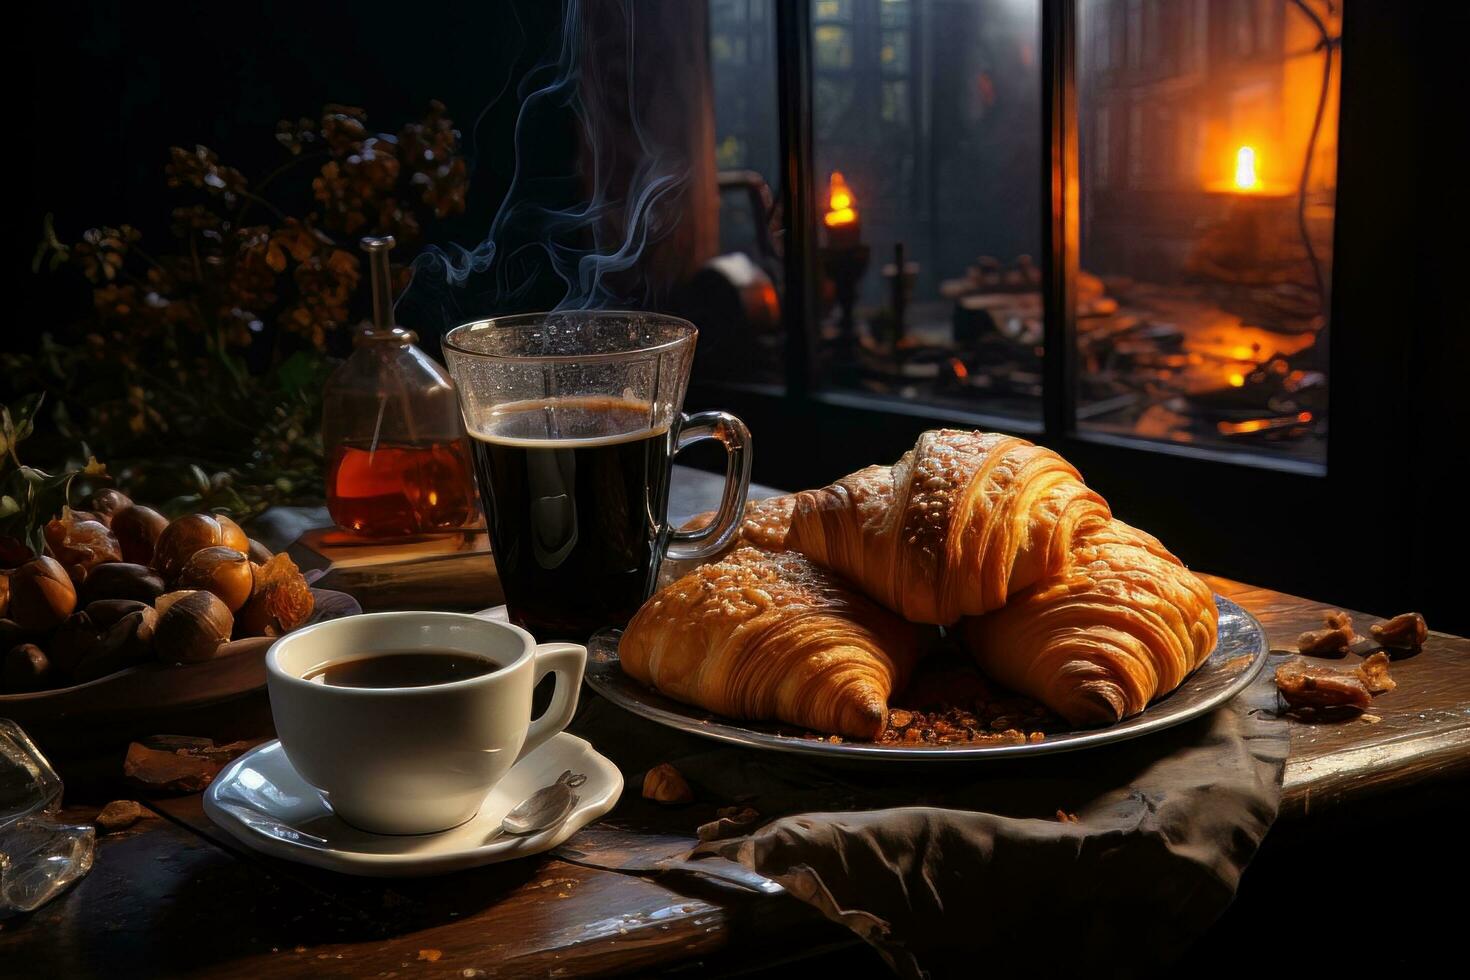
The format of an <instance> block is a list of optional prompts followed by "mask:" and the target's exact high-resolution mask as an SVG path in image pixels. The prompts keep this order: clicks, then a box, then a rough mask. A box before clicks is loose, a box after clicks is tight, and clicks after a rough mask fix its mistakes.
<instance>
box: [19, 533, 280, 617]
mask: <svg viewBox="0 0 1470 980" xmlns="http://www.w3.org/2000/svg"><path fill="white" fill-rule="evenodd" d="M252 543H253V542H252ZM9 614H10V573H9V572H0V616H8V615H9Z"/></svg>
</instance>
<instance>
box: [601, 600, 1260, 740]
mask: <svg viewBox="0 0 1470 980" xmlns="http://www.w3.org/2000/svg"><path fill="white" fill-rule="evenodd" d="M1215 606H1216V607H1217V608H1218V609H1219V611H1220V629H1219V641H1218V643H1217V644H1216V646H1215V651H1214V653H1212V654H1210V656H1209V659H1207V660H1206V661H1205V662H1204V663H1202V664H1200V665H1199V667H1198V668H1196V669H1195V671H1194V673H1192V674H1190V675H1189V676H1188V677H1187V678H1185V680H1184V683H1183V684H1181V685H1180V686H1179V687H1178V688H1177V689H1175V690H1174V691H1173V692H1171V693H1170V694H1166V695H1164V696H1163V697H1161V698H1159V699H1158V700H1156V701H1154V702H1153V703H1152V704H1150V705H1149V706H1148V707H1147V708H1145V709H1143V711H1141V712H1139V713H1138V714H1136V715H1134V716H1133V717H1132V718H1128V719H1125V720H1123V721H1120V722H1118V723H1117V724H1116V725H1110V726H1108V727H1107V728H1089V729H1082V730H1079V731H1071V732H1055V733H1050V734H1048V735H1047V736H1046V738H1045V740H1043V741H1040V742H1028V743H1026V744H1024V745H980V746H976V745H924V746H913V745H875V744H873V743H871V742H845V741H844V742H840V743H837V744H833V743H831V742H826V741H823V740H820V739H817V738H812V737H810V736H806V737H803V736H801V735H793V734H789V733H787V734H783V733H782V730H781V729H778V727H777V726H775V725H764V724H760V723H757V722H750V723H744V724H742V723H739V722H736V721H732V720H731V719H728V718H725V717H723V716H721V715H716V714H712V713H710V712H708V711H704V710H702V709H700V708H695V707H691V706H690V705H686V704H681V703H680V702H678V701H674V700H673V699H671V698H667V697H664V696H663V695H662V694H659V693H658V692H657V691H655V690H652V689H651V688H647V687H644V686H643V685H642V684H640V683H638V682H637V681H635V680H633V678H631V677H629V676H628V675H627V674H625V673H623V670H622V668H621V667H620V666H619V665H618V638H619V637H620V636H621V635H622V631H621V630H603V631H602V632H600V633H598V634H597V635H596V636H594V637H592V639H591V640H590V641H588V644H587V652H588V657H587V683H588V684H589V685H590V686H591V687H592V689H593V690H594V691H596V692H597V693H598V694H601V695H602V696H603V697H605V698H607V699H608V700H609V701H612V702H613V703H615V704H617V705H620V706H621V707H623V708H626V709H627V710H629V711H631V712H633V713H634V714H635V715H641V716H642V717H644V718H647V719H648V720H649V721H654V722H657V723H659V724H660V725H667V726H668V727H670V728H676V729H678V730H679V731H681V732H688V733H689V734H691V735H699V736H701V737H703V738H712V739H715V740H716V741H720V742H728V743H730V744H732V745H743V746H746V747H747V748H752V749H769V750H774V751H777V752H795V753H798V754H800V755H812V756H822V757H824V758H827V759H831V760H838V759H846V760H858V759H862V760H880V761H891V762H898V761H926V762H939V761H946V762H948V761H955V762H959V761H965V760H968V761H972V762H973V761H976V760H981V759H1000V758H1011V757H1015V756H1028V755H1047V754H1050V753H1054V752H1072V751H1076V750H1077V749H1087V748H1093V747H1095V746H1098V745H1107V744H1109V743H1111V742H1122V741H1125V740H1127V739H1130V738H1137V737H1139V736H1140V735H1147V734H1149V733H1150V732H1157V731H1160V730H1162V729H1165V728H1171V727H1173V726H1174V725H1180V724H1183V723H1184V722H1186V721H1189V720H1190V719H1192V718H1198V717H1199V716H1200V715H1202V714H1205V713H1206V712H1208V711H1211V710H1213V709H1214V708H1217V707H1219V706H1220V705H1222V704H1224V703H1225V702H1227V701H1229V700H1230V699H1231V698H1233V697H1235V696H1236V695H1237V694H1239V693H1240V692H1241V691H1243V690H1245V688H1246V687H1248V686H1249V685H1250V683H1251V681H1253V680H1255V679H1256V677H1257V676H1258V675H1259V674H1260V673H1261V670H1262V668H1264V667H1265V666H1266V658H1267V655H1268V654H1269V653H1270V644H1269V643H1268V642H1267V640H1266V630H1265V629H1264V628H1263V627H1262V626H1261V624H1260V621H1259V620H1257V619H1256V617H1254V616H1252V615H1251V614H1250V613H1248V612H1246V611H1245V610H1244V609H1242V608H1240V607H1239V606H1237V605H1236V604H1235V603H1233V602H1231V601H1230V600H1229V599H1226V598H1223V597H1221V596H1218V595H1217V596H1215Z"/></svg>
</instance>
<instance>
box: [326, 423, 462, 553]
mask: <svg viewBox="0 0 1470 980" xmlns="http://www.w3.org/2000/svg"><path fill="white" fill-rule="evenodd" d="M474 486H475V484H474V480H473V478H472V477H471V476H470V459H469V453H468V451H467V449H466V448H465V443H464V440H463V439H454V440H449V441H444V442H427V443H413V444H406V445H394V444H391V443H379V444H378V445H377V446H376V447H373V446H370V445H367V444H356V443H352V442H345V443H342V444H341V445H339V446H338V447H337V449H336V451H335V452H334V453H333V454H332V458H331V460H329V461H328V464H327V510H328V512H330V513H331V515H332V520H334V521H336V522H337V524H338V526H340V527H343V528H346V529H348V530H351V531H357V532H360V533H362V534H368V535H372V536H373V537H391V536H394V535H405V534H426V533H430V532H434V531H447V530H453V529H454V528H458V527H463V526H464V525H465V524H467V523H469V520H470V518H471V516H472V515H473V514H474V512H475V501H474V499H473V489H474Z"/></svg>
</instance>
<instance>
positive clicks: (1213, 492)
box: [0, 0, 1470, 633]
mask: <svg viewBox="0 0 1470 980" xmlns="http://www.w3.org/2000/svg"><path fill="white" fill-rule="evenodd" d="M1347 11H1348V24H1347V27H1346V30H1345V39H1344V52H1343V53H1344V66H1345V68H1344V78H1343V92H1344V111H1343V119H1342V126H1341V150H1342V161H1341V165H1340V182H1341V188H1340V196H1339V206H1338V228H1337V235H1338V240H1339V247H1338V249H1337V250H1336V252H1337V255H1338V265H1337V268H1336V270H1335V279H1336V285H1335V288H1334V310H1333V314H1334V325H1333V329H1334V368H1333V375H1332V395H1331V398H1332V408H1331V411H1332V418H1333V424H1334V446H1333V449H1332V450H1331V458H1330V460H1329V477H1328V478H1327V480H1326V481H1325V483H1327V484H1330V487H1329V489H1328V490H1327V491H1326V492H1322V493H1319V492H1316V491H1315V490H1312V489H1311V488H1309V487H1308V483H1310V482H1311V480H1310V479H1309V478H1306V477H1302V478H1301V479H1300V480H1297V481H1294V482H1293V481H1291V480H1285V481H1283V480H1278V479H1274V478H1271V479H1267V478H1266V477H1265V476H1264V475H1262V474H1259V473H1258V472H1256V471H1253V470H1252V468H1250V467H1245V466H1222V465H1217V464H1209V465H1200V466H1192V467H1190V468H1189V469H1188V475H1187V478H1186V477H1180V476H1179V475H1177V471H1168V472H1166V471H1164V470H1160V471H1158V474H1157V475H1156V473H1155V471H1154V470H1153V469H1152V468H1151V467H1150V466H1149V465H1148V461H1147V460H1144V461H1143V463H1142V464H1140V463H1139V462H1138V460H1139V459H1141V458H1142V457H1141V456H1140V455H1139V454H1136V453H1135V454H1132V455H1130V454H1127V453H1121V452H1115V451H1113V450H1110V449H1107V448H1099V449H1098V450H1097V451H1096V452H1092V451H1087V452H1086V453H1085V454H1084V455H1081V456H1078V457H1076V458H1075V461H1076V462H1077V464H1078V465H1079V466H1080V467H1081V468H1082V470H1083V471H1084V472H1085V473H1086V474H1087V475H1088V478H1089V481H1090V482H1092V483H1093V484H1095V485H1097V486H1098V487H1099V488H1100V489H1102V491H1103V492H1104V493H1105V494H1106V495H1107V496H1109V498H1110V499H1112V500H1113V502H1114V505H1115V507H1116V508H1117V509H1118V510H1119V512H1120V513H1121V514H1123V515H1124V516H1125V517H1126V518H1128V519H1130V520H1133V521H1134V522H1136V523H1139V524H1141V525H1143V526H1145V527H1149V528H1150V529H1151V530H1154V531H1155V532H1156V533H1158V534H1159V535H1160V536H1161V537H1162V538H1163V539H1164V540H1166V541H1168V542H1169V543H1170V545H1171V547H1173V548H1174V549H1175V550H1176V551H1177V552H1178V553H1179V554H1180V555H1181V556H1183V557H1185V558H1186V560H1188V561H1189V562H1190V563H1191V564H1193V565H1195V566H1196V567H1200V568H1204V569H1208V570H1216V571H1221V572H1224V573H1226V574H1230V575H1232V576H1235V577H1238V578H1242V579H1247V580H1250V581H1253V582H1257V583H1260V584H1264V585H1270V586H1273V587H1276V588H1281V589H1285V590H1289V591H1293V592H1297V593H1300V594H1304V595H1308V596H1312V597H1315V598H1323V599H1328V600H1330V601H1336V602H1342V603H1344V604H1348V605H1357V606H1359V607H1363V608H1368V609H1370V610H1371V611H1373V612H1375V613H1383V614H1388V613H1393V612H1398V611H1401V609H1403V608H1410V607H1417V608H1422V609H1423V611H1424V612H1425V613H1426V614H1427V615H1428V616H1429V619H1430V624H1431V626H1434V627H1436V628H1441V629H1447V630H1450V631H1454V632H1460V633H1464V632H1470V601H1467V596H1466V592H1467V588H1470V573H1467V572H1466V571H1465V555H1466V554H1467V553H1470V535H1467V532H1466V517H1465V512H1466V501H1467V498H1470V491H1467V489H1466V484H1465V482H1464V477H1463V475H1462V472H1461V471H1462V470H1464V469H1466V468H1467V467H1470V422H1467V420H1466V414H1467V413H1466V406H1467V402H1470V396H1467V391H1470V377H1467V374H1470V351H1467V341H1470V315H1467V312H1466V288H1465V284H1466V282H1467V271H1470V254H1467V248H1466V238H1465V230H1466V201H1467V196H1470V195H1467V191H1466V189H1465V179H1464V174H1463V169H1464V163H1463V161H1464V160H1465V159H1466V155H1465V143H1466V140H1465V126H1464V119H1465V115H1466V109H1465V104H1466V96H1467V92H1466V83H1465V80H1464V75H1463V68H1462V62H1463V58H1464V56H1463V52H1462V45H1463V38H1464V37H1465V36H1466V32H1467V28H1470V23H1467V20H1470V14H1467V11H1466V9H1465V8H1464V6H1462V5H1429V4H1391V3H1385V2H1378V0H1356V2H1353V0H1348V4H1347ZM560 15H561V10H560V4H556V3H549V2H532V0H516V2H507V3H431V4H416V5H405V4H385V3H374V4H347V3H340V2H335V3H299V2H298V3H284V2H279V0H267V2H261V3H256V4H242V5H231V6H226V5H215V4H210V5H205V4H184V3H177V2H162V3H125V2H122V0H92V2H87V3H78V2H58V3H48V4H44V5H30V6H27V7H25V8H23V11H22V12H20V13H19V14H18V15H17V20H16V21H13V22H12V23H13V24H14V26H13V27H12V29H11V30H10V31H9V32H8V35H9V36H8V45H7V48H8V51H7V53H8V55H9V57H7V58H6V59H5V69H4V70H5V72H6V81H7V87H8V90H9V91H11V92H13V93H16V95H17V97H16V98H14V99H12V101H11V106H12V108H11V114H10V117H9V123H10V126H9V132H8V134H7V135H8V136H9V139H8V140H6V151H7V155H8V156H10V157H11V158H12V162H13V166H12V167H11V168H9V172H10V173H11V174H12V176H11V178H10V180H11V185H10V186H11V189H12V200H13V201H14V202H15V206H14V207H12V209H11V210H10V213H9V215H8V216H7V220H6V222H5V229H4V252H3V262H0V266H3V268H4V269H5V280H4V282H5V285H6V287H7V295H8V296H9V297H13V299H12V304H13V306H12V311H11V313H10V315H9V316H8V317H7V322H6V325H5V327H4V334H3V337H4V339H3V341H0V343H3V344H4V346H5V347H6V348H7V349H19V348H23V347H25V346H26V345H29V344H32V343H34V339H35V337H36V336H37V334H38V333H39V332H40V331H41V330H43V329H46V328H48V327H49V326H52V325H54V324H55V323H56V322H57V321H59V320H61V319H62V318H63V315H64V312H65V309H66V306H67V304H75V303H77V302H79V301H84V300H85V297H84V296H83V295H81V294H80V293H79V291H77V290H75V289H70V288H69V289H60V288H57V283H56V282H55V280H54V278H53V277H48V276H34V275H32V274H31V272H30V262H31V258H32V256H33V254H34V251H35V247H36V244H37V243H38V241H39V239H40V230H41V221H42V217H43V216H44V215H45V214H46V213H48V212H50V213H53V214H54V215H55V222H56V227H57V230H58V232H59V234H60V236H61V237H62V239H63V240H75V239H76V237H77V236H78V235H79V234H80V233H81V232H82V231H83V230H84V229H86V228H88V227H92V226H94V225H99V224H109V223H110V224H118V223H124V222H126V223H130V224H134V225H136V226H139V227H140V228H142V229H143V230H144V232H145V235H146V236H147V237H146V238H145V241H146V240H147V239H148V238H153V239H155V240H156V239H157V238H158V237H161V236H162V235H164V234H165V233H166V232H165V228H166V223H167V221H168V212H169V209H170V207H171V206H172V203H173V199H172V197H171V195H170V193H169V192H168V191H167V189H166V188H165V186H164V178H163V167H164V164H165V163H166V161H167V149H168V147H169V146H170V145H173V144H177V145H182V146H191V145H193V144H194V143H196V142H198V143H204V144H206V145H208V146H210V147H212V148H213V149H215V150H216V151H218V152H219V154H220V155H221V157H222V159H223V160H224V161H225V162H228V163H231V164H233V165H235V166H238V167H240V168H241V169H242V170H244V171H245V172H246V173H247V174H248V175H252V176H256V175H260V174H263V173H265V172H266V171H267V170H268V169H270V168H272V167H274V166H275V165H276V164H277V163H278V162H279V161H281V160H283V159H284V154H283V151H281V150H280V149H279V148H278V147H277V145H276V143H275V141H274V139H273V133H274V127H275V123H276V122H277V120H279V119H282V118H295V117H298V116H303V115H305V116H313V115H315V114H316V113H318V112H319V111H320V109H321V106H322V104H323V103H325V102H328V101H336V102H345V103H349V104H355V105H360V106H363V107H365V108H366V109H367V111H368V114H369V123H370V125H375V126H377V127H381V128H382V129H385V130H395V129H397V128H398V126H400V125H401V124H402V123H403V122H405V121H407V120H409V119H411V118H415V117H416V116H417V115H418V114H419V113H420V112H421V111H422V110H423V107H424V106H425V104H426V103H427V102H428V100H430V99H432V98H437V99H439V100H441V101H443V102H444V103H446V104H447V106H448V109H449V112H450V114H451V116H452V117H453V118H454V119H455V120H456V122H457V123H458V125H459V127H460V129H461V130H462V132H463V133H464V139H465V145H466V148H467V151H468V152H469V154H470V157H471V162H472V165H473V175H472V183H471V189H470V195H469V207H468V212H467V213H466V214H465V215H463V216H461V217H460V218H458V219H456V220H455V221H454V222H453V223H451V224H450V225H448V226H446V227H444V228H442V231H443V233H445V234H447V235H449V236H451V237H453V238H454V239H456V240H459V241H461V242H464V243H467V244H472V243H474V242H476V241H478V240H479V239H480V238H481V237H482V236H483V234H484V231H485V230H486V229H487V228H488V227H489V224H490V220H491V217H492V215H493V214H494V211H495V209H496V207H497V205H498V204H499V202H500V199H501V197H502V196H503V194H504V192H505V189H506V186H507V183H508V178H509V175H510V172H511V168H512V163H513V152H514V147H513V145H512V141H511V133H512V131H513V126H514V121H515V116H516V112H517V109H518V104H519V99H518V98H517V97H516V88H517V86H518V85H519V84H520V83H521V81H522V80H523V78H524V76H525V75H526V73H527V72H528V71H529V70H530V69H531V68H532V67H533V66H535V65H536V64H538V63H540V62H541V61H543V59H544V58H545V56H546V54H547V53H548V50H549V49H550V48H551V47H552V46H553V43H554V40H555V35H556V31H557V27H558V23H559V19H560ZM482 113H483V115H482ZM477 117H478V118H477ZM529 135H531V136H532V137H533V138H532V139H530V140H528V141H527V143H526V151H527V152H528V153H530V154H532V155H533V157H538V156H539V158H540V161H541V163H542V164H544V166H543V167H541V168H540V169H546V170H551V171H555V170H556V168H558V167H560V168H562V169H564V170H568V171H570V168H571V166H572V165H571V164H570V163H569V162H568V161H569V160H570V158H571V156H572V155H573V153H572V149H571V145H572V144H571V142H570V141H571V140H572V137H571V134H570V131H569V128H568V127H566V126H559V125H558V124H557V123H556V121H555V120H547V121H543V122H542V123H540V124H538V126H537V127H536V128H535V131H534V132H533V133H531V134H529ZM1344 244H1347V245H1350V246H1353V247H1347V248H1344V247H1342V246H1343V245H1344ZM1354 256H1356V257H1354ZM410 299H411V301H410V302H409V303H408V304H407V305H406V306H405V307H404V308H403V309H402V310H401V315H400V319H402V320H403V321H404V322H406V323H408V324H409V325H410V326H414V327H416V328H418V329H420V330H421V332H424V333H426V334H432V333H433V332H434V331H436V330H437V329H438V327H439V324H440V323H441V322H442V320H443V319H444V317H445V312H444V311H443V310H442V309H440V308H439V307H437V306H435V305H433V304H430V305H428V306H425V307H415V306H414V304H413V302H412V299H413V297H411V298H410ZM542 300H544V297H543V296H539V295H537V294H535V293H533V294H531V295H529V296H527V297H525V298H524V299H523V304H524V308H535V307H536V306H538V304H539V305H540V306H541V307H542V308H544V306H545V305H547V304H546V303H545V302H542ZM553 300H554V297H553ZM465 312H466V313H471V312H474V313H478V312H484V311H483V310H473V309H467V310H466V311H465ZM426 339H427V338H426ZM1338 355H1341V357H1342V358H1344V359H1345V360H1342V361H1339V360H1338ZM701 399H702V401H701ZM714 405H719V406H721V407H725V408H729V409H732V410H734V411H736V412H737V413H739V414H742V415H743V416H745V417H746V418H747V420H748V421H749V422H750V423H751V426H752V429H754V430H755V431H756V432H758V433H760V434H761V440H762V449H761V452H760V453H759V454H758V455H757V463H756V477H757V479H759V480H762V481H764V482H767V483H772V484H776V485H780V486H787V487H794V486H799V485H806V484H810V483H814V482H825V480H827V479H830V478H831V477H832V476H833V475H834V474H836V473H842V472H846V471H847V470H849V469H852V468H855V467H856V466H857V465H862V464H864V463H867V462H871V461H872V460H873V459H875V458H883V457H890V456H894V455H896V454H897V452H898V451H901V449H902V448H904V447H906V446H907V445H909V444H910V443H911V441H912V437H913V435H914V433H916V432H917V431H919V429H921V428H923V427H924V426H925V425H927V424H928V422H927V421H926V420H924V419H923V418H921V417H904V416H895V415H892V414H882V413H874V412H870V411H867V410H858V409H853V408H846V407H837V408H832V409H827V408H821V409H820V410H818V411H817V412H815V413H812V412H810V411H806V410H804V409H802V410H798V407H797V406H790V405H786V404H784V403H783V402H781V401H779V400H777V401H774V402H770V403H768V404H764V405H757V404H754V403H751V404H742V403H741V402H740V401H739V400H738V399H735V398H733V397H732V396H730V395H729V394H728V393H722V392H707V391H696V392H694V393H692V394H691V407H692V408H703V407H711V406H714ZM920 414H922V413H920ZM1348 433H1351V438H1348V435H1347V434H1348ZM1339 435H1342V436H1343V437H1342V438H1341V439H1339V438H1338V436H1339ZM1143 455H1144V456H1148V455H1157V454H1143ZM1262 494H1271V495H1275V499H1273V500H1272V504H1273V507H1274V508H1275V511H1274V513H1275V514H1276V517H1275V518H1274V519H1273V521H1272V523H1270V524H1269V525H1267V526H1261V527H1250V526H1235V525H1233V524H1232V520H1231V514H1230V513H1229V510H1230V504H1229V501H1231V500H1250V499H1253V498H1258V497H1259V496H1260V495H1262Z"/></svg>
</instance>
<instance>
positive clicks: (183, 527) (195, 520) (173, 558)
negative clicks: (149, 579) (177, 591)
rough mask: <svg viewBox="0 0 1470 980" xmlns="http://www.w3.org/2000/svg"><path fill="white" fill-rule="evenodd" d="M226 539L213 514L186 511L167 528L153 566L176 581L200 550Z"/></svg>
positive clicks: (168, 579)
mask: <svg viewBox="0 0 1470 980" xmlns="http://www.w3.org/2000/svg"><path fill="white" fill-rule="evenodd" d="M224 543H225V533H224V529H223V528H221V527H220V523H219V521H217V520H215V519H214V517H213V516H212V515H210V514H185V515H184V516H183V517H176V518H174V519H173V520H172V521H170V522H169V525H168V527H166V528H164V529H163V533H162V534H160V535H159V536H158V541H157V543H156V544H154V546H153V567H154V569H155V570H157V572H158V574H160V575H162V576H163V577H164V580H165V581H168V582H172V581H173V580H174V579H175V578H177V577H178V574H179V572H181V571H183V568H184V563H185V562H187V561H188V560H189V559H190V558H193V557H194V553H195V552H196V551H203V550H204V549H205V548H214V547H217V546H219V545H222V544H224ZM247 547H249V546H248V545H247Z"/></svg>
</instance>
